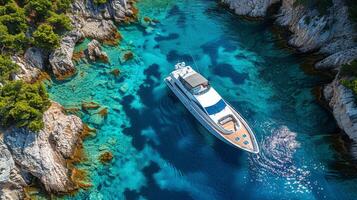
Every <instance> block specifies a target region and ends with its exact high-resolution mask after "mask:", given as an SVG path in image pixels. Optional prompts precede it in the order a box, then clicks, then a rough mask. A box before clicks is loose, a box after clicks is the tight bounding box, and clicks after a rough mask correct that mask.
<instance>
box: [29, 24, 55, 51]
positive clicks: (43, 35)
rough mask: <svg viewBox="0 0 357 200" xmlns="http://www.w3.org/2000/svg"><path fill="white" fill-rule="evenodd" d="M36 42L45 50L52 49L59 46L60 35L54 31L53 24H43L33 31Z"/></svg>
mask: <svg viewBox="0 0 357 200" xmlns="http://www.w3.org/2000/svg"><path fill="white" fill-rule="evenodd" d="M33 38H34V44H35V45H36V46H37V47H40V48H42V49H45V50H52V49H55V48H58V47H59V43H60V37H59V36H58V35H57V34H56V33H54V32H53V28H52V26H50V25H48V24H41V25H40V26H38V27H37V29H36V31H35V32H33Z"/></svg>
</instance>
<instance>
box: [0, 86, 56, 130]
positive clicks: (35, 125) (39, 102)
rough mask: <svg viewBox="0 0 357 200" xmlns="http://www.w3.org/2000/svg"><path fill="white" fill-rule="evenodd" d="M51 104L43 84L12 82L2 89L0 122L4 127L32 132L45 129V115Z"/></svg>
mask: <svg viewBox="0 0 357 200" xmlns="http://www.w3.org/2000/svg"><path fill="white" fill-rule="evenodd" d="M50 104H51V102H50V101H49V99H48V95H47V92H46V89H45V87H44V85H43V84H42V83H36V84H28V83H24V82H23V81H12V82H9V83H7V84H5V85H4V86H3V87H2V88H0V122H1V125H2V126H4V127H9V126H12V125H15V126H17V127H27V128H29V129H30V130H32V131H39V130H41V129H42V128H43V126H44V124H43V121H42V117H43V113H44V112H45V111H46V110H47V109H48V107H49V106H50Z"/></svg>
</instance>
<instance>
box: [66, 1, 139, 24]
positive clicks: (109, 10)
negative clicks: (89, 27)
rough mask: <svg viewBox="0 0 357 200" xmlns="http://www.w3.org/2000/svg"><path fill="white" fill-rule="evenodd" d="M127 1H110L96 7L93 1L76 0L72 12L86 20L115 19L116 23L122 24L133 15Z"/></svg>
mask: <svg viewBox="0 0 357 200" xmlns="http://www.w3.org/2000/svg"><path fill="white" fill-rule="evenodd" d="M128 2H129V1H127V0H108V1H107V3H105V4H102V5H96V4H95V3H94V2H93V1H87V0H76V1H75V2H74V3H73V4H72V12H73V13H74V14H75V15H80V16H82V17H84V18H93V19H98V20H102V19H107V20H111V19H114V21H115V22H122V21H124V20H125V18H126V17H127V16H131V15H133V13H132V11H131V4H130V3H128Z"/></svg>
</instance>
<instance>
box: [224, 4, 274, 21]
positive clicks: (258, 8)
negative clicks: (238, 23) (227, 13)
mask: <svg viewBox="0 0 357 200" xmlns="http://www.w3.org/2000/svg"><path fill="white" fill-rule="evenodd" d="M222 2H223V3H226V4H228V5H229V7H230V8H231V9H233V10H234V12H235V13H237V14H238V15H246V16H249V17H263V16H265V14H266V12H267V10H268V8H269V6H271V5H272V4H274V3H277V2H279V0H222Z"/></svg>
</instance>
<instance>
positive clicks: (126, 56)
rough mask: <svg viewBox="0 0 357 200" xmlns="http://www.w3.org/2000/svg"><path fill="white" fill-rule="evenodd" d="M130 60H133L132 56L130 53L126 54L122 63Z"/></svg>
mask: <svg viewBox="0 0 357 200" xmlns="http://www.w3.org/2000/svg"><path fill="white" fill-rule="evenodd" d="M132 59H134V54H133V52H131V51H128V52H126V53H125V54H124V56H123V62H126V61H129V60H132Z"/></svg>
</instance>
